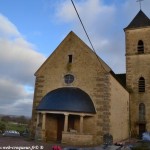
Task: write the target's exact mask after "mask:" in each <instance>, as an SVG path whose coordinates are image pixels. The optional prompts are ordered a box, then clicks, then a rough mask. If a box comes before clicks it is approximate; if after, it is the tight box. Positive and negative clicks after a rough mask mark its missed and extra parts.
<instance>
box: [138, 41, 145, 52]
mask: <svg viewBox="0 0 150 150" xmlns="http://www.w3.org/2000/svg"><path fill="white" fill-rule="evenodd" d="M137 50H138V54H143V53H144V43H143V41H142V40H139V42H138V47H137Z"/></svg>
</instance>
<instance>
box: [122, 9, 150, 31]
mask: <svg viewBox="0 0 150 150" xmlns="http://www.w3.org/2000/svg"><path fill="white" fill-rule="evenodd" d="M146 26H150V19H149V18H148V17H147V16H146V15H145V14H144V13H143V11H142V10H140V11H139V12H138V14H137V15H136V16H135V17H134V19H133V20H132V21H131V23H130V24H129V25H128V26H127V27H126V28H125V29H124V30H126V29H132V28H140V27H146Z"/></svg>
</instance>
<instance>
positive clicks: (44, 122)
mask: <svg viewBox="0 0 150 150" xmlns="http://www.w3.org/2000/svg"><path fill="white" fill-rule="evenodd" d="M42 114H43V117H42V140H43V141H46V128H45V126H46V113H42Z"/></svg>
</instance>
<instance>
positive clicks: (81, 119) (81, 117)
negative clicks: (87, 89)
mask: <svg viewBox="0 0 150 150" xmlns="http://www.w3.org/2000/svg"><path fill="white" fill-rule="evenodd" d="M83 117H84V115H81V116H80V133H83Z"/></svg>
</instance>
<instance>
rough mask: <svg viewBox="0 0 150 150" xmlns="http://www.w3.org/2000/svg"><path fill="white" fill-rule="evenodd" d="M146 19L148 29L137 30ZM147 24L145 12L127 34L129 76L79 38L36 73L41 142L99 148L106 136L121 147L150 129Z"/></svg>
mask: <svg viewBox="0 0 150 150" xmlns="http://www.w3.org/2000/svg"><path fill="white" fill-rule="evenodd" d="M143 17H144V19H145V20H146V23H147V24H146V23H144V26H143V24H141V25H140V27H139V26H137V24H138V23H139V22H140V21H142V22H143ZM138 19H140V21H137V20H138ZM141 19H142V20H141ZM145 20H144V21H145ZM148 20H149V19H148V18H147V17H146V15H145V14H144V13H143V12H142V11H140V12H139V13H138V14H137V16H136V17H135V19H133V21H132V22H131V23H130V24H129V26H128V27H126V28H125V29H124V30H125V34H126V64H127V65H126V66H127V73H126V74H119V75H116V74H115V73H114V72H113V71H112V70H111V68H110V67H109V66H108V65H107V64H106V63H105V62H104V61H103V60H102V59H101V58H99V57H98V56H97V55H96V54H95V53H94V52H93V51H92V50H91V49H90V48H89V47H88V46H87V45H86V44H85V43H84V42H83V41H82V40H81V39H80V38H79V37H78V36H77V35H76V34H75V33H73V32H70V33H69V34H68V35H67V37H66V38H65V39H64V40H63V41H62V42H61V43H60V45H59V46H58V47H57V48H56V49H55V51H54V52H53V53H52V54H51V55H50V57H49V58H48V59H47V60H46V61H45V62H44V63H43V64H42V66H41V67H40V68H39V69H38V70H37V72H36V73H35V76H36V81H35V92H34V101H33V112H32V129H33V131H32V132H33V136H34V137H35V138H36V139H40V140H45V141H54V142H57V141H60V142H62V143H66V144H71V145H97V144H101V143H103V141H104V137H106V135H109V136H111V137H112V140H113V142H116V141H121V140H124V139H127V138H128V137H129V136H130V135H131V134H132V136H135V135H139V134H141V133H142V132H144V131H145V130H146V129H147V130H150V129H149V128H150V126H149V122H148V120H149V119H148V116H149V113H150V112H148V109H149V107H150V103H149V100H148V98H149V97H150V96H149V95H150V94H149V93H150V92H149V90H150V83H149V82H150V79H149V70H148V67H149V63H150V59H149V57H150V56H149V51H150V44H149V43H150V41H149V40H150V26H149V22H148ZM145 24H146V26H145ZM141 41H142V42H141ZM142 46H143V49H144V50H142ZM138 51H140V52H139V53H140V54H139V53H138ZM143 51H144V52H143ZM139 90H141V91H139ZM146 107H147V108H146ZM141 118H142V120H140V119H141ZM130 133H131V134H130Z"/></svg>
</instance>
